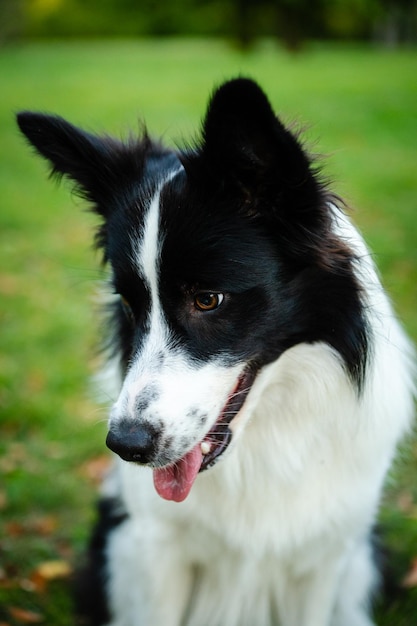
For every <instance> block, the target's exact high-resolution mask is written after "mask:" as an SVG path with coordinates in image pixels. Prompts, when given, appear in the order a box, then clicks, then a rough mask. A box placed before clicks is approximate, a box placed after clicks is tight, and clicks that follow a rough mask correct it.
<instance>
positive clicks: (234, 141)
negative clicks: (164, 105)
mask: <svg viewBox="0 0 417 626" xmlns="http://www.w3.org/2000/svg"><path fill="white" fill-rule="evenodd" d="M183 162H184V167H185V169H186V171H188V174H189V176H190V179H192V178H193V177H196V178H199V179H200V181H201V179H204V178H205V177H208V178H209V179H210V180H211V181H212V184H213V185H214V187H217V188H221V189H227V188H230V189H231V190H232V193H234V194H235V195H236V192H238V193H239V192H240V195H241V198H242V200H244V202H245V205H246V206H247V207H248V210H250V211H251V212H252V213H256V212H258V211H259V212H263V211H265V210H266V209H267V210H268V213H269V215H270V216H272V214H274V216H275V218H278V219H279V220H280V221H281V222H287V223H293V224H295V223H300V221H301V222H302V223H303V227H304V228H305V227H307V228H309V227H310V226H311V227H313V226H314V222H315V221H316V220H317V218H318V215H317V209H318V208H319V206H320V205H322V200H323V186H322V185H321V183H320V181H319V179H318V177H317V175H316V173H315V169H314V167H313V166H312V163H311V160H310V158H309V156H308V154H307V153H306V152H305V151H304V149H303V147H302V145H301V143H300V141H299V140H298V138H297V136H296V135H294V134H293V133H292V132H291V131H289V130H288V129H287V128H285V126H284V125H283V124H282V123H281V122H280V120H279V119H278V118H277V117H276V115H275V114H274V112H273V110H272V108H271V105H270V103H269V101H268V99H267V97H266V95H265V94H264V92H263V91H262V90H261V88H260V87H259V86H258V85H257V84H256V83H255V82H253V81H252V80H250V79H245V78H238V79H235V80H231V81H229V82H226V83H224V84H223V85H222V86H221V87H220V88H219V89H218V90H217V91H215V92H214V94H213V97H212V99H211V101H210V102H209V106H208V109H207V113H206V117H205V120H204V122H203V142H202V146H201V148H200V149H198V150H196V151H195V152H192V153H190V154H188V155H185V157H184V158H183ZM249 207H250V208H249ZM319 212H320V209H319ZM310 221H311V224H309V223H308V222H310Z"/></svg>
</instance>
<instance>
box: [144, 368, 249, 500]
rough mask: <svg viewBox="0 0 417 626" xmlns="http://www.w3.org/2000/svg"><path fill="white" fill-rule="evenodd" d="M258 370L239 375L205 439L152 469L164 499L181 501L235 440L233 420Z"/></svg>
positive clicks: (246, 371) (247, 370)
mask: <svg viewBox="0 0 417 626" xmlns="http://www.w3.org/2000/svg"><path fill="white" fill-rule="evenodd" d="M256 373H257V370H256V368H255V367H253V366H247V367H246V368H245V369H244V370H243V372H242V374H241V375H240V376H239V378H238V380H237V383H236V385H235V387H234V389H233V391H232V392H231V394H230V395H229V397H228V400H227V402H226V404H225V406H224V407H223V410H222V411H221V413H220V415H219V417H218V419H217V420H216V422H215V424H214V426H213V427H212V428H211V429H210V430H209V432H208V433H207V435H206V436H205V437H204V439H203V440H202V441H199V442H198V443H197V444H196V445H195V446H194V448H192V450H190V451H189V452H187V454H185V455H184V456H183V457H182V458H180V459H179V460H177V461H176V462H175V463H173V464H170V465H168V466H164V467H161V468H156V469H154V470H153V479H154V485H155V489H156V491H157V493H158V494H159V495H160V496H161V497H162V498H164V499H165V500H173V501H175V502H182V501H183V500H185V498H186V497H187V496H188V494H189V493H190V491H191V488H192V486H193V484H194V481H195V479H196V477H197V474H199V473H200V472H203V471H205V470H207V469H209V468H211V467H213V466H214V465H215V464H216V463H217V461H218V460H219V458H220V457H221V456H222V455H223V453H224V452H225V451H226V450H227V448H228V446H229V444H230V442H231V441H232V437H233V433H232V422H233V421H234V420H235V419H236V418H237V416H238V414H239V412H240V411H241V409H242V407H243V405H244V403H245V400H246V398H247V396H248V394H249V392H250V390H251V387H252V385H253V383H254V381H255V378H256Z"/></svg>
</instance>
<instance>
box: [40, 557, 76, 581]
mask: <svg viewBox="0 0 417 626" xmlns="http://www.w3.org/2000/svg"><path fill="white" fill-rule="evenodd" d="M35 572H36V573H37V574H38V575H39V576H41V577H42V578H44V579H45V580H56V579H57V578H68V576H70V575H71V573H72V568H71V565H70V564H69V563H68V562H67V561H63V560H56V561H44V562H43V563H41V564H40V565H38V567H37V568H36V570H35Z"/></svg>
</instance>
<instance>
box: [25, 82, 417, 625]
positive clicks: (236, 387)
mask: <svg viewBox="0 0 417 626" xmlns="http://www.w3.org/2000/svg"><path fill="white" fill-rule="evenodd" d="M18 122H19V125H20V129H21V130H22V132H23V133H24V134H25V135H26V137H27V139H28V140H29V142H30V143H31V144H33V146H34V147H35V148H36V150H37V151H38V152H39V153H40V154H41V155H42V156H43V157H45V158H46V159H47V160H48V161H49V162H50V164H51V165H52V172H53V173H54V174H57V175H61V176H62V175H63V176H65V177H67V178H69V179H70V180H71V181H73V183H75V185H76V189H77V191H78V192H79V193H80V194H82V196H83V197H84V198H86V199H87V200H88V201H89V202H90V203H91V204H92V205H93V207H94V210H95V211H96V212H97V214H98V215H99V216H100V218H101V220H100V226H99V230H98V233H97V243H98V246H99V248H100V249H101V250H102V252H103V255H104V261H105V262H106V263H108V264H109V266H110V277H111V285H112V290H113V292H114V295H113V296H112V314H111V318H110V322H109V324H108V329H109V330H108V334H109V335H111V336H112V344H113V346H115V350H114V355H113V356H114V359H113V361H114V360H115V361H116V363H117V374H116V376H117V378H118V383H117V384H118V390H117V398H116V396H115V403H114V405H113V406H112V408H111V411H110V419H109V432H108V435H107V445H108V447H109V448H110V449H111V450H113V451H114V452H115V453H117V455H118V456H117V457H115V458H116V461H117V462H116V463H115V466H114V469H113V470H112V472H111V474H110V475H109V477H108V478H107V479H106V481H105V484H104V486H103V492H102V499H101V506H100V518H99V521H98V523H97V527H96V530H95V532H94V534H93V538H92V542H91V550H90V561H91V562H90V565H89V570H88V576H87V577H86V581H87V583H88V584H89V585H90V588H89V589H88V590H87V595H88V596H89V597H90V599H91V600H92V602H91V604H92V607H91V623H93V624H100V626H102V625H104V624H107V625H111V626H276V625H278V624H279V625H280V626H330V625H331V626H370V625H371V624H372V623H373V621H372V618H371V617H370V609H371V607H370V601H371V598H372V593H373V591H374V590H375V589H376V588H377V585H378V572H377V568H376V565H375V563H374V559H373V549H372V541H371V535H372V531H373V526H374V523H375V518H376V515H377V511H378V503H379V500H380V496H381V489H382V486H383V483H384V478H385V476H386V473H387V470H388V468H389V467H390V464H391V461H392V459H393V455H394V452H395V449H396V446H397V444H398V442H399V440H400V439H401V437H402V436H403V435H404V434H405V433H406V432H407V431H408V430H409V428H410V424H411V421H412V414H413V394H414V386H413V385H414V383H413V378H414V365H413V350H412V347H411V345H410V343H409V341H408V339H407V338H406V336H405V334H404V333H403V331H402V330H401V327H400V325H399V324H398V322H397V320H396V318H395V316H394V314H393V311H392V308H391V306H390V303H389V301H388V299H387V297H386V295H385V294H384V291H383V289H382V287H381V284H380V282H379V279H378V275H377V272H376V269H375V267H374V264H373V262H372V259H371V255H370V253H369V251H368V250H367V248H366V246H365V244H364V242H363V240H362V238H361V236H360V235H359V234H358V232H357V230H356V229H355V228H354V227H353V226H352V224H351V222H350V221H349V219H348V218H347V217H346V215H345V214H344V212H343V211H342V208H341V206H340V205H341V203H340V202H339V203H338V202H337V200H336V199H335V197H334V196H332V195H331V194H330V193H329V191H328V189H327V188H326V185H325V184H324V182H323V180H322V179H321V177H320V175H319V173H318V170H317V167H316V166H315V164H314V162H313V161H312V159H311V158H310V157H309V156H308V154H307V153H306V151H305V149H304V147H303V145H302V143H301V142H300V139H299V138H298V136H296V135H295V134H293V133H292V132H291V131H290V130H288V129H287V128H286V127H284V125H283V124H282V123H281V122H280V120H279V119H278V118H277V117H276V116H275V114H274V112H273V110H272V108H271V105H270V104H269V102H268V99H267V97H266V96H265V94H264V93H263V91H262V90H261V89H260V88H259V87H258V85H257V84H256V83H254V82H252V81H251V80H249V79H244V78H239V79H236V80H232V81H229V82H226V83H225V84H223V85H222V86H221V87H220V88H219V89H217V90H216V91H215V92H214V95H213V96H212V98H211V100H210V102H209V105H208V109H207V113H206V115H205V119H204V122H203V127H202V135H201V140H200V142H199V143H198V144H196V145H194V146H192V147H190V146H187V147H186V148H185V149H169V148H165V147H163V146H162V145H161V144H160V143H158V142H154V141H153V140H151V139H150V138H149V137H148V135H147V134H146V132H143V136H141V137H140V138H139V139H137V140H133V139H130V140H129V141H126V142H122V141H118V140H115V139H112V138H109V137H107V136H104V137H100V136H96V135H93V134H90V133H87V132H85V131H83V130H80V129H79V128H76V127H75V126H73V125H71V124H69V123H68V122H66V121H65V120H63V119H62V118H60V117H55V116H50V115H44V114H38V113H30V112H24V113H20V114H19V116H18ZM338 204H339V206H338ZM113 369H115V368H113ZM87 583H86V584H87Z"/></svg>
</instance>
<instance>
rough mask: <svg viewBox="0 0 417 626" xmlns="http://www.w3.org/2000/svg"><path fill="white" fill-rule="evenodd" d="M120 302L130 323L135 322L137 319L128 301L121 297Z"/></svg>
mask: <svg viewBox="0 0 417 626" xmlns="http://www.w3.org/2000/svg"><path fill="white" fill-rule="evenodd" d="M120 302H121V303H122V307H123V311H124V313H125V315H126V317H127V318H128V320H129V322H133V321H134V319H135V318H134V315H133V311H132V307H131V306H130V304H129V302H128V301H127V300H126V298H125V297H124V296H120Z"/></svg>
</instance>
